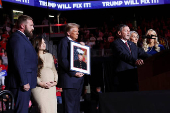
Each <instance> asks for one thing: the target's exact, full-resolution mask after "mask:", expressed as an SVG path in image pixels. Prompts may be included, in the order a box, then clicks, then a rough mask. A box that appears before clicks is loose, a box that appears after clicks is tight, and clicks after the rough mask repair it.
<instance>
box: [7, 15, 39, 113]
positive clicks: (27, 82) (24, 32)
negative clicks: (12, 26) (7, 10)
mask: <svg viewBox="0 0 170 113" xmlns="http://www.w3.org/2000/svg"><path fill="white" fill-rule="evenodd" d="M17 22H18V30H17V31H16V32H15V33H13V34H12V36H11V37H10V38H9V40H8V42H7V57H8V75H7V77H6V88H7V89H8V90H10V91H11V92H12V93H13V95H14V100H15V113H28V106H29V100H30V96H31V89H32V88H35V87H36V85H37V64H38V57H37V53H36V52H35V49H34V48H33V46H32V44H31V42H30V41H29V39H28V37H32V36H33V33H32V31H33V30H34V27H33V25H34V24H33V19H32V18H31V17H29V16H27V15H22V16H20V17H19V18H18V21H17Z"/></svg>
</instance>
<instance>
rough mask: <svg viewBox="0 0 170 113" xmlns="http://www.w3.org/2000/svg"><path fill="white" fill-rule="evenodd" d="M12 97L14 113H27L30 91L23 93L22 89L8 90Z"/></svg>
mask: <svg viewBox="0 0 170 113" xmlns="http://www.w3.org/2000/svg"><path fill="white" fill-rule="evenodd" d="M9 90H10V91H11V92H12V93H13V95H14V105H15V107H14V108H15V110H14V111H15V113H28V109H29V100H30V96H31V89H30V90H28V91H24V90H23V89H22V88H13V89H9Z"/></svg>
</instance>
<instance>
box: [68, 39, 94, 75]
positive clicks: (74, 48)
mask: <svg viewBox="0 0 170 113" xmlns="http://www.w3.org/2000/svg"><path fill="white" fill-rule="evenodd" d="M70 70H72V71H77V72H81V73H84V74H87V75H90V74H91V57H90V47H89V46H87V45H81V44H80V43H78V42H74V41H70Z"/></svg>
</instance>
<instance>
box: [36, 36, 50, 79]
mask: <svg viewBox="0 0 170 113" xmlns="http://www.w3.org/2000/svg"><path fill="white" fill-rule="evenodd" d="M41 43H42V37H41V36H38V37H36V38H35V39H34V40H33V46H34V48H35V51H36V52H37V55H38V73H37V77H40V70H41V69H42V67H43V60H42V59H41V58H40V55H39V54H38V52H39V47H40V46H41ZM45 52H47V51H46V50H44V53H45Z"/></svg>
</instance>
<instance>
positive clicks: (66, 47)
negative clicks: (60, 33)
mask: <svg viewBox="0 0 170 113" xmlns="http://www.w3.org/2000/svg"><path fill="white" fill-rule="evenodd" d="M57 53H58V87H62V88H79V87H80V84H81V83H82V80H83V77H81V78H78V77H75V74H76V71H70V40H69V39H68V38H67V37H64V38H62V39H61V40H60V42H59V44H58V49H57Z"/></svg>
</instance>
